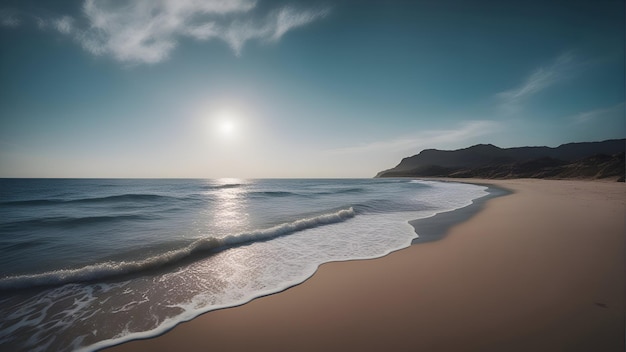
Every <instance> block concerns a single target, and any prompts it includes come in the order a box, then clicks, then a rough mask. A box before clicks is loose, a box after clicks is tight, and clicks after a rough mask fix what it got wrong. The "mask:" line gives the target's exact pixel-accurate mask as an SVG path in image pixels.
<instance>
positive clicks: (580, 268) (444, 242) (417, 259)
mask: <svg viewBox="0 0 626 352" xmlns="http://www.w3.org/2000/svg"><path fill="white" fill-rule="evenodd" d="M465 181H469V182H475V183H480V182H487V183H491V184H495V185H497V186H500V187H503V188H506V189H509V190H512V191H513V193H512V194H510V195H506V196H503V197H498V198H494V199H490V200H488V201H487V202H486V204H484V205H483V206H482V209H481V210H480V211H479V212H478V213H477V214H475V215H473V216H472V217H470V218H469V219H468V220H466V221H463V222H461V223H460V224H458V225H455V226H453V227H452V228H450V229H449V231H447V232H446V234H445V238H442V239H441V240H436V241H426V242H424V243H419V244H416V245H413V246H411V247H409V248H407V249H404V250H401V251H398V252H395V253H392V254H390V255H388V256H386V257H383V258H379V259H372V260H360V261H350V262H340V263H328V264H324V265H322V266H321V267H320V268H319V270H318V271H317V273H316V274H315V275H314V276H313V277H311V278H310V279H309V280H307V281H306V282H304V283H303V284H301V285H298V286H295V287H292V288H290V289H288V290H286V291H284V292H281V293H278V294H275V295H271V296H267V297H263V298H259V299H256V300H254V301H252V302H250V303H248V304H245V305H243V306H239V307H234V308H229V309H223V310H219V311H213V312H209V313H207V314H204V315H202V316H200V317H198V318H196V319H194V320H192V321H190V322H187V323H183V324H180V325H178V326H177V327H176V328H174V329H173V330H171V331H169V332H167V333H165V334H164V335H162V336H159V337H156V338H151V339H147V340H141V341H133V342H129V343H125V344H122V345H119V346H116V347H114V348H112V349H110V351H172V350H184V351H210V350H213V351H382V350H388V351H420V350H421V351H623V350H624V257H625V247H624V243H625V242H624V237H625V233H626V227H625V223H624V217H625V214H626V213H625V203H626V185H624V183H617V182H598V181H549V180H506V181H500V180H498V181H492V180H489V181H481V180H465ZM464 220H465V219H464ZM414 226H416V228H417V231H418V233H419V232H420V224H419V223H417V224H415V225H414Z"/></svg>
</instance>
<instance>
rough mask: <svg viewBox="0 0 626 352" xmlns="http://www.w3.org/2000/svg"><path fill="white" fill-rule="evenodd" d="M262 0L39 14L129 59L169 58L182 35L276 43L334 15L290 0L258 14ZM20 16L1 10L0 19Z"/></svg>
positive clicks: (82, 40) (95, 5)
mask: <svg viewBox="0 0 626 352" xmlns="http://www.w3.org/2000/svg"><path fill="white" fill-rule="evenodd" d="M255 10H257V1H256V0H228V1H226V0H134V1H107V0H85V1H84V3H83V5H82V15H81V16H80V17H77V18H73V17H70V16H61V17H59V18H40V17H34V16H31V17H33V18H34V19H35V20H36V23H37V25H38V26H39V28H41V29H47V28H53V29H55V30H56V31H58V32H59V33H62V34H64V35H68V36H71V37H72V38H73V39H74V40H75V41H76V42H77V43H79V45H80V46H81V47H82V48H83V49H84V50H86V51H87V52H89V53H91V54H93V55H96V56H109V57H112V58H113V59H115V60H116V61H119V62H123V63H127V64H156V63H160V62H163V61H165V60H167V59H168V58H169V56H170V55H171V53H172V52H173V50H174V49H175V48H176V47H177V45H178V43H179V42H180V40H181V39H184V38H192V39H195V40H198V41H208V40H221V41H223V42H225V43H227V44H228V46H229V47H230V48H231V49H232V50H233V52H234V53H235V55H237V56H240V55H242V52H243V49H244V46H245V45H246V44H247V43H248V42H249V41H252V40H257V41H259V42H262V43H276V42H278V41H279V40H280V39H281V38H282V37H283V36H284V35H285V34H286V33H287V32H289V31H291V30H293V29H295V28H298V27H303V26H305V25H307V24H309V23H312V22H314V21H317V20H319V19H321V18H324V17H326V16H327V15H328V13H329V12H330V10H329V9H328V8H320V9H301V8H295V7H292V6H289V5H288V6H284V7H281V8H275V9H273V10H270V11H268V12H267V13H266V14H264V15H262V14H258V13H257V12H258V11H255ZM20 23H21V21H20V18H19V17H17V16H16V15H15V13H12V12H10V11H8V10H4V11H0V24H2V25H4V26H18V25H19V24H20Z"/></svg>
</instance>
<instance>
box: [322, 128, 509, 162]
mask: <svg viewBox="0 0 626 352" xmlns="http://www.w3.org/2000/svg"><path fill="white" fill-rule="evenodd" d="M500 128H501V126H500V124H499V123H498V122H495V121H490V120H473V121H467V122H464V123H462V124H459V125H458V126H456V127H455V128H452V129H445V130H429V131H423V132H420V133H417V134H416V135H414V136H411V137H399V138H395V139H391V140H387V141H376V142H372V143H367V144H362V145H358V146H352V147H346V148H338V149H333V150H331V151H330V152H331V153H338V154H353V153H372V152H389V153H398V152H410V151H415V150H421V149H424V148H435V147H438V146H446V145H459V146H460V145H465V144H466V143H468V142H469V141H471V140H472V139H475V138H477V137H481V136H485V135H489V134H493V133H494V132H496V131H498V130H499V129H500Z"/></svg>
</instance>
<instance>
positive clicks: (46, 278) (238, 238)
mask: <svg viewBox="0 0 626 352" xmlns="http://www.w3.org/2000/svg"><path fill="white" fill-rule="evenodd" d="M354 216H355V212H354V209H353V208H348V209H342V210H339V211H337V212H334V213H327V214H322V215H319V216H315V217H312V218H304V219H299V220H296V221H293V222H288V223H284V224H280V225H277V226H274V227H270V228H267V229H264V230H257V231H252V232H244V233H239V234H236V235H229V236H226V237H223V238H215V237H206V238H202V239H199V240H196V241H194V242H192V243H191V244H189V245H188V246H186V247H184V248H180V249H176V250H171V251H168V252H165V253H162V254H160V255H157V256H154V257H150V258H147V259H143V260H137V261H121V262H105V263H100V264H94V265H87V266H84V267H81V268H77V269H61V270H55V271H50V272H45V273H40V274H30V275H18V276H9V277H4V278H1V279H0V290H14V289H24V288H31V287H36V286H54V285H62V284H68V283H75V282H83V281H93V280H98V279H102V278H106V277H113V276H119V275H124V274H130V273H136V272H141V271H143V270H147V269H153V268H157V267H160V266H163V265H166V264H172V263H176V262H178V261H180V260H183V259H185V258H188V257H190V256H191V255H193V254H197V253H201V252H206V251H213V250H222V249H227V248H229V247H233V246H237V245H242V244H246V243H252V242H258V241H266V240H269V239H272V238H276V237H279V236H284V235H288V234H292V233H295V232H298V231H302V230H305V229H310V228H314V227H318V226H323V225H328V224H334V223H338V222H342V221H346V220H348V219H350V218H352V217H354Z"/></svg>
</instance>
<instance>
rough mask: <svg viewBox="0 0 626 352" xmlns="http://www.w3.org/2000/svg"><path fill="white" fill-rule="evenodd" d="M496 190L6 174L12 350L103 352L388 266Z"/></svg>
mask: <svg viewBox="0 0 626 352" xmlns="http://www.w3.org/2000/svg"><path fill="white" fill-rule="evenodd" d="M485 195H487V192H486V188H485V187H482V186H476V185H468V184H460V183H447V182H446V183H444V182H431V181H417V180H408V179H354V180H353V179H336V180H332V179H311V180H308V179H271V180H270V179H268V180H239V179H219V180H199V179H193V180H178V179H167V180H157V179H101V180H100V179H0V350H3V351H4V350H6V351H9V350H10V351H71V350H87V351H91V350H95V349H98V348H102V347H106V346H110V345H114V344H117V343H120V342H123V341H127V340H131V339H136V338H140V337H148V336H153V335H158V334H159V333H162V332H163V331H166V330H167V329H170V328H172V327H173V326H175V325H176V324H177V323H179V322H181V321H186V320H189V319H192V318H194V317H196V316H198V315H199V314H201V313H204V312H207V311H210V310H215V309H219V308H224V307H229V306H235V305H240V304H242V303H245V302H247V301H250V300H252V299H254V298H256V297H260V296H264V295H268V294H271V293H275V292H279V291H281V290H284V289H286V288H288V287H290V286H293V285H296V284H298V283H301V282H302V281H304V280H306V279H307V278H308V277H310V276H311V275H313V273H314V272H315V270H316V269H317V267H318V266H319V265H320V264H322V263H326V262H331V261H343V260H352V259H364V258H375V257H380V256H383V255H386V254H388V253H390V252H392V251H394V250H398V249H401V248H404V247H407V246H409V245H410V244H411V241H412V239H413V238H415V237H416V236H417V234H416V233H415V231H414V229H413V228H412V227H411V226H410V225H409V224H408V221H409V220H413V219H418V218H424V217H429V216H433V215H435V214H437V213H439V212H445V211H450V210H454V209H458V208H462V207H465V206H467V205H469V204H471V203H472V200H474V199H477V198H479V197H482V196H485Z"/></svg>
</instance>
